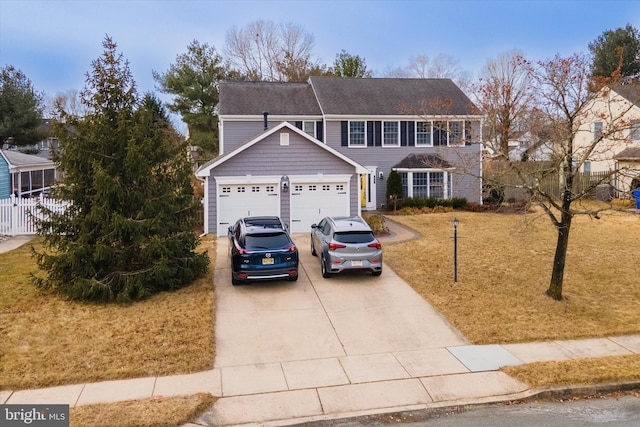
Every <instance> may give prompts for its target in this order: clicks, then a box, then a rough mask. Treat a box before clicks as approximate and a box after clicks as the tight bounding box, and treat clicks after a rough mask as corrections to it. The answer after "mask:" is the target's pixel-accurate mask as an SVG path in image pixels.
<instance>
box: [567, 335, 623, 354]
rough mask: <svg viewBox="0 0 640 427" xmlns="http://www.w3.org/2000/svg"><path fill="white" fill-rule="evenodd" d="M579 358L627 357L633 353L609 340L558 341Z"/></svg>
mask: <svg viewBox="0 0 640 427" xmlns="http://www.w3.org/2000/svg"><path fill="white" fill-rule="evenodd" d="M556 342H557V343H558V344H560V345H561V346H562V347H564V348H566V349H567V350H569V351H570V352H571V353H573V354H575V355H576V356H577V357H607V356H626V355H629V354H633V353H632V352H631V351H629V350H627V349H626V348H624V347H622V346H621V345H619V344H616V343H615V342H613V341H611V340H610V339H608V338H592V339H586V340H566V341H556Z"/></svg>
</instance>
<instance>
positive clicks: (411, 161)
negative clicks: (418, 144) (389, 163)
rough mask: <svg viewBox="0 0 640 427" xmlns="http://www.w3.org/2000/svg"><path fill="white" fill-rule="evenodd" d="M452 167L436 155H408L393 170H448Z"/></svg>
mask: <svg viewBox="0 0 640 427" xmlns="http://www.w3.org/2000/svg"><path fill="white" fill-rule="evenodd" d="M452 167H453V166H452V165H451V163H449V162H447V161H446V160H444V159H443V158H442V157H440V156H438V155H437V154H409V155H408V156H407V157H405V158H404V159H402V160H400V162H398V163H397V164H396V165H394V166H393V169H425V168H436V169H450V168H452Z"/></svg>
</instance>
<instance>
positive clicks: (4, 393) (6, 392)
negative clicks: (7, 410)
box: [0, 390, 13, 405]
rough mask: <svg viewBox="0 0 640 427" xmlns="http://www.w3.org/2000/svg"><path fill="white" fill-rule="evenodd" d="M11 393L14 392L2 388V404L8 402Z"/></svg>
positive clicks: (0, 397)
mask: <svg viewBox="0 0 640 427" xmlns="http://www.w3.org/2000/svg"><path fill="white" fill-rule="evenodd" d="M11 393H13V392H12V391H10V390H0V405H3V404H5V403H6V402H7V400H8V399H9V397H10V396H11Z"/></svg>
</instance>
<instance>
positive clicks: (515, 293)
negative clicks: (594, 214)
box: [384, 212, 640, 344]
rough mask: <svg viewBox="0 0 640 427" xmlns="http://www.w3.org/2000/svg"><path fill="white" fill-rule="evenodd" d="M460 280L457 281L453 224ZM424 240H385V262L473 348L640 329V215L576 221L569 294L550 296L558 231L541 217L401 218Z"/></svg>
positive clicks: (567, 276) (459, 214)
mask: <svg viewBox="0 0 640 427" xmlns="http://www.w3.org/2000/svg"><path fill="white" fill-rule="evenodd" d="M454 216H455V217H457V218H458V219H459V220H460V224H459V226H458V264H459V267H458V282H457V283H454V282H453V240H452V236H453V226H452V222H451V221H452V219H453V218H454ZM393 219H394V220H396V221H398V222H400V223H402V224H405V225H407V226H409V227H411V228H412V229H414V230H416V231H418V232H419V233H420V235H421V237H420V238H418V239H416V240H413V241H410V242H406V243H402V244H391V245H386V246H385V248H384V250H385V261H386V262H387V263H388V264H389V266H390V267H391V268H393V270H394V271H395V272H396V273H397V274H399V275H400V276H402V277H403V278H404V279H405V280H406V281H407V282H409V283H410V284H411V286H413V288H414V289H415V290H416V291H417V292H419V293H420V294H421V295H422V296H423V297H424V298H425V299H426V300H428V301H429V302H430V303H431V304H433V305H434V306H435V307H436V308H437V309H438V310H439V311H440V312H441V313H442V314H443V315H444V316H445V317H446V318H447V319H449V321H450V322H451V323H452V324H453V325H454V326H455V327H456V328H458V329H459V330H460V331H461V332H462V333H463V334H464V335H465V336H466V337H467V338H468V339H469V340H470V341H471V342H473V343H475V344H488V343H516V342H530V341H540V340H552V339H569V338H586V337H603V336H612V335H626V334H638V333H640V286H638V284H639V283H640V279H639V277H640V269H639V263H638V260H639V259H640V258H638V256H639V255H638V248H640V215H637V214H627V213H621V212H617V213H610V214H607V215H604V216H603V218H602V219H600V220H595V219H590V218H589V217H585V216H578V217H575V220H574V223H573V228H572V230H571V235H570V241H569V251H568V255H567V264H566V271H565V279H564V296H565V300H564V301H561V302H557V301H555V300H553V299H551V298H549V297H547V296H546V295H545V291H546V289H547V288H548V286H549V280H550V277H551V267H552V263H553V256H554V251H555V242H556V240H555V239H556V233H555V228H554V227H553V226H552V224H551V222H550V220H549V219H548V218H547V217H546V216H544V215H543V214H539V213H530V214H526V215H517V214H499V213H471V212H455V213H439V214H426V215H415V216H394V217H393Z"/></svg>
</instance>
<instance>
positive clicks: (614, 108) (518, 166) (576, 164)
mask: <svg viewBox="0 0 640 427" xmlns="http://www.w3.org/2000/svg"><path fill="white" fill-rule="evenodd" d="M527 68H528V73H529V76H530V78H531V79H532V85H531V90H532V94H533V96H534V98H535V101H534V102H535V105H536V106H537V114H538V115H540V116H541V118H542V122H543V123H545V124H546V126H547V129H548V132H549V134H548V136H549V138H550V139H551V140H552V141H553V145H554V156H553V159H552V160H551V161H550V162H508V161H505V162H504V164H505V165H506V168H507V169H508V171H509V173H510V174H511V176H515V177H516V179H515V181H512V184H511V185H513V186H515V187H518V188H520V189H521V190H524V191H526V193H528V195H529V197H530V200H531V201H532V202H533V203H535V204H537V205H539V206H540V207H541V208H542V210H543V211H544V212H545V213H546V214H547V216H548V217H549V218H550V219H551V222H552V223H553V225H554V227H555V228H556V231H557V242H556V248H555V255H554V261H553V267H552V272H551V280H550V283H549V288H548V289H547V291H546V293H547V295H548V296H550V297H551V298H553V299H555V300H562V299H563V281H564V272H565V263H566V258H567V249H568V245H569V234H570V231H571V226H572V221H573V218H574V216H576V215H589V216H591V217H592V218H599V215H600V212H601V211H602V210H605V209H611V208H612V206H610V205H604V204H603V205H593V204H584V203H581V202H582V201H583V200H584V199H586V198H590V197H592V194H593V193H594V192H595V190H596V187H597V186H598V185H600V184H602V183H605V182H606V183H609V182H613V179H612V178H613V176H614V175H615V174H617V173H619V172H620V171H616V170H611V171H610V172H608V173H606V172H605V173H604V174H602V175H600V176H599V177H598V178H597V179H590V180H589V181H588V182H587V183H586V185H585V182H584V179H582V175H581V166H582V165H583V164H584V162H586V161H588V159H590V158H591V157H592V156H593V155H594V153H597V152H599V151H601V150H607V149H608V147H609V146H610V144H611V142H612V141H620V140H627V139H628V135H629V128H630V121H629V120H628V119H626V118H625V115H626V113H627V112H628V111H629V110H630V109H631V108H633V104H634V102H631V103H629V102H626V103H621V102H619V101H618V100H617V99H616V98H615V97H611V96H609V95H610V94H609V91H610V88H609V87H608V86H607V85H598V87H603V89H602V90H600V91H595V90H593V89H594V85H593V83H594V82H593V80H592V79H591V73H590V64H589V62H588V59H587V58H586V56H584V55H578V54H576V55H573V56H570V57H566V58H563V57H560V56H556V57H554V58H553V59H550V60H547V61H540V62H537V63H531V64H528V66H527ZM609 83H610V84H613V82H609ZM635 103H637V101H636V102H635ZM594 117H595V118H597V119H602V120H603V122H604V126H603V128H602V131H601V132H599V133H597V134H594V133H593V131H592V129H591V122H592V121H593V120H594ZM549 178H551V181H552V182H553V181H555V185H552V186H547V185H542V183H543V182H545V181H547V182H548V181H549Z"/></svg>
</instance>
